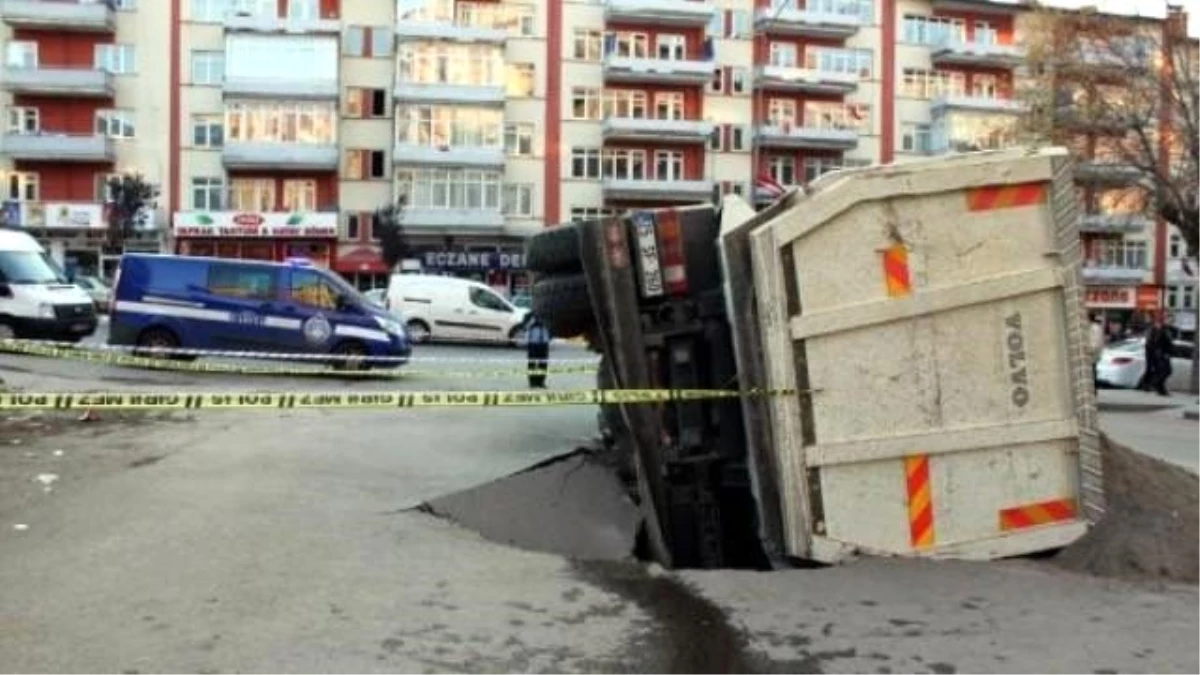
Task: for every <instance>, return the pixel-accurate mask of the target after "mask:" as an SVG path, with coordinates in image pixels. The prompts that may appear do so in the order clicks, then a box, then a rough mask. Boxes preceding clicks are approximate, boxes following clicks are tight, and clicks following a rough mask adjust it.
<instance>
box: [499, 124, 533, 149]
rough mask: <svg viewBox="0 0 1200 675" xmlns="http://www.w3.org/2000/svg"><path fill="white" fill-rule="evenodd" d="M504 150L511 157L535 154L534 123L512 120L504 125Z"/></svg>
mask: <svg viewBox="0 0 1200 675" xmlns="http://www.w3.org/2000/svg"><path fill="white" fill-rule="evenodd" d="M504 151H505V152H507V153H508V155H509V156H510V157H532V156H533V124H532V123H530V122H510V123H508V124H505V125H504Z"/></svg>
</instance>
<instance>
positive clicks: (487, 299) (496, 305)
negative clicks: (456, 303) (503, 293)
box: [460, 287, 512, 312]
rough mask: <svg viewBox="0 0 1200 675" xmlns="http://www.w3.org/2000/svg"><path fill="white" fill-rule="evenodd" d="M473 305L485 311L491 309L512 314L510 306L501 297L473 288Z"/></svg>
mask: <svg viewBox="0 0 1200 675" xmlns="http://www.w3.org/2000/svg"><path fill="white" fill-rule="evenodd" d="M460 297H461V296H460ZM470 298H471V304H472V305H475V306H476V307H482V308H484V309H491V310H495V311H497V312H511V311H512V310H511V309H509V307H508V305H507V304H505V302H504V301H503V300H501V299H500V296H498V295H496V294H495V293H493V292H491V291H485V290H484V289H482V288H475V287H471V295H470Z"/></svg>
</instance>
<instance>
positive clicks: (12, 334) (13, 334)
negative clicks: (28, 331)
mask: <svg viewBox="0 0 1200 675" xmlns="http://www.w3.org/2000/svg"><path fill="white" fill-rule="evenodd" d="M15 339H17V331H16V330H15V329H14V328H13V327H12V326H10V325H8V323H7V322H5V321H0V340H15Z"/></svg>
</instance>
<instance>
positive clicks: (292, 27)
mask: <svg viewBox="0 0 1200 675" xmlns="http://www.w3.org/2000/svg"><path fill="white" fill-rule="evenodd" d="M225 30H226V31H229V32H240V33H285V34H288V35H303V34H305V33H324V34H328V35H337V34H339V33H341V31H342V22H341V21H339V20H337V19H289V18H286V17H284V18H280V17H279V16H276V15H274V14H266V15H262V14H239V13H233V12H231V13H230V14H228V15H226V16H225Z"/></svg>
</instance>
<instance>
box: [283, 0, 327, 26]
mask: <svg viewBox="0 0 1200 675" xmlns="http://www.w3.org/2000/svg"><path fill="white" fill-rule="evenodd" d="M317 5H318V3H317V0H288V2H287V18H289V19H291V20H293V21H312V20H314V19H319V18H321V12H320V8H319V7H318V6H317Z"/></svg>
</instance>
